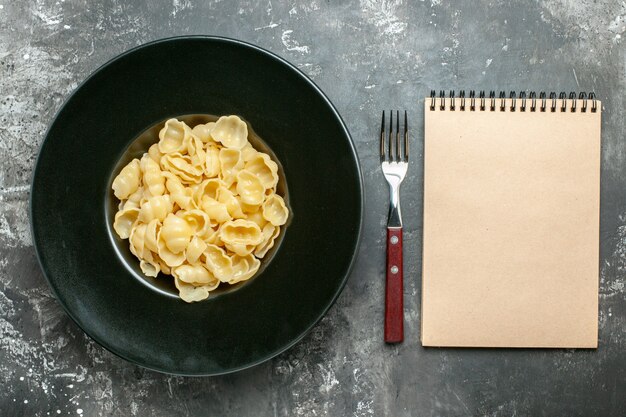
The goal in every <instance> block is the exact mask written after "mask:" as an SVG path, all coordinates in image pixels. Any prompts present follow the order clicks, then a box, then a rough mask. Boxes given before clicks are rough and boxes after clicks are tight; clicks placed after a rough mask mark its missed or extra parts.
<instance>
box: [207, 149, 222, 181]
mask: <svg viewBox="0 0 626 417" xmlns="http://www.w3.org/2000/svg"><path fill="white" fill-rule="evenodd" d="M220 169H221V168H220V150H219V148H218V147H217V146H212V145H209V146H208V147H207V148H206V152H205V160H204V175H206V176H207V177H209V178H213V177H217V176H218V175H219V173H220Z"/></svg>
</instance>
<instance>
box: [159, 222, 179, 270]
mask: <svg viewBox="0 0 626 417" xmlns="http://www.w3.org/2000/svg"><path fill="white" fill-rule="evenodd" d="M157 242H158V246H159V250H158V252H157V253H158V254H159V258H160V259H162V260H163V262H164V263H165V265H166V266H168V267H169V268H174V267H177V266H180V265H182V264H183V262H185V259H186V258H185V252H180V253H174V252H172V251H171V250H170V249H169V248H168V247H167V245H166V242H165V240H164V239H163V238H162V236H161V231H159V240H158V241H157ZM161 270H162V271H164V272H165V268H163V265H161ZM165 273H169V272H165Z"/></svg>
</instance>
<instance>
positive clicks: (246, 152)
mask: <svg viewBox="0 0 626 417" xmlns="http://www.w3.org/2000/svg"><path fill="white" fill-rule="evenodd" d="M257 153H258V151H257V150H256V149H254V148H253V147H252V145H251V144H250V142H248V143H246V146H244V147H243V148H242V149H241V159H243V161H244V162H248V161H249V160H251V159H252V158H254V156H255V155H256V154H257Z"/></svg>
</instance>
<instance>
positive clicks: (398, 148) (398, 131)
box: [396, 110, 402, 162]
mask: <svg viewBox="0 0 626 417" xmlns="http://www.w3.org/2000/svg"><path fill="white" fill-rule="evenodd" d="M400 151H401V148H400V111H398V110H396V162H400V161H401V160H402V157H401V156H400Z"/></svg>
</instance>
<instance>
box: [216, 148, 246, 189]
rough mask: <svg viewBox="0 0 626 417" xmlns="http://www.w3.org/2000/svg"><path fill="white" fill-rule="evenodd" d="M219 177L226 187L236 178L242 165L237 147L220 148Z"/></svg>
mask: <svg viewBox="0 0 626 417" xmlns="http://www.w3.org/2000/svg"><path fill="white" fill-rule="evenodd" d="M219 160H220V173H219V177H220V179H221V180H222V181H224V184H226V187H230V186H231V185H232V184H233V183H234V182H235V180H236V178H237V173H238V172H239V171H240V170H241V169H242V168H243V167H244V162H243V159H241V151H240V150H238V149H229V148H222V149H220V153H219Z"/></svg>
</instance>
